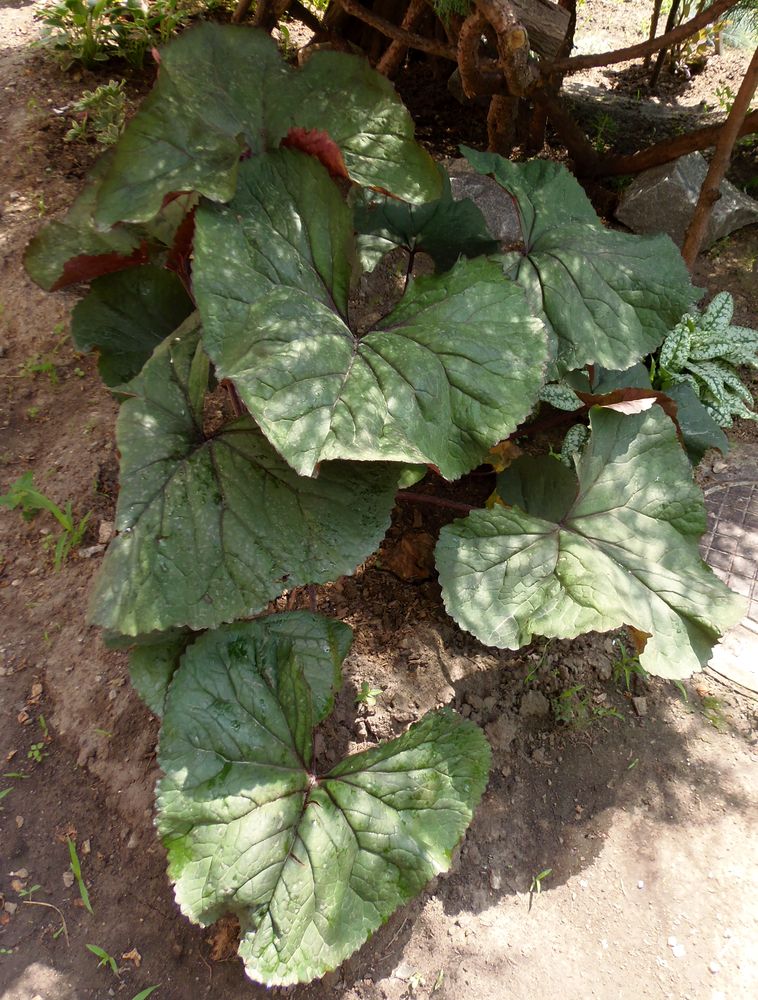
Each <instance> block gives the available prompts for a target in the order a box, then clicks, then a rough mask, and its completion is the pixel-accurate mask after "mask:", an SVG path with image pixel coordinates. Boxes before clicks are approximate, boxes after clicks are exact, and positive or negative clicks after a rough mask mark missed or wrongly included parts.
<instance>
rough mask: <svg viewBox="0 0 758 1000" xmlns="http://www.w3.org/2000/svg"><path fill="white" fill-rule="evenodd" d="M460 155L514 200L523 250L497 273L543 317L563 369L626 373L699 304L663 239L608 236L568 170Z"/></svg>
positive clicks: (673, 250) (669, 244)
mask: <svg viewBox="0 0 758 1000" xmlns="http://www.w3.org/2000/svg"><path fill="white" fill-rule="evenodd" d="M463 152H464V154H465V155H466V158H467V159H468V160H469V162H470V163H471V164H472V165H473V166H474V167H475V168H476V169H477V170H478V171H479V172H480V173H485V174H492V176H493V177H494V178H495V180H496V181H497V182H498V183H499V184H501V185H502V186H503V187H504V188H505V190H506V191H508V192H509V193H510V194H511V195H512V196H513V198H514V199H515V201H516V205H517V207H518V211H519V215H520V217H521V225H522V230H523V237H524V250H523V251H522V252H512V253H508V254H505V255H504V256H503V265H504V268H505V271H506V273H507V274H508V275H509V276H510V277H513V278H514V279H515V280H516V281H518V282H519V284H520V285H522V286H523V288H524V290H525V291H526V293H527V298H528V299H529V301H530V303H531V304H532V307H533V308H534V309H535V310H536V311H538V312H544V314H545V316H546V317H547V320H548V321H549V323H550V326H551V327H552V330H553V331H554V333H555V335H556V337H557V338H558V355H557V364H558V366H559V369H560V370H564V371H565V370H571V369H574V368H582V367H583V366H584V365H588V364H598V365H602V366H604V367H605V368H615V369H624V368H629V367H630V366H631V365H633V364H634V363H635V362H636V361H638V359H639V358H640V356H644V355H646V354H650V353H652V352H653V351H654V350H656V348H657V347H658V346H659V345H660V343H661V342H662V340H663V338H664V337H665V336H666V334H667V333H668V331H669V330H670V329H671V327H672V326H673V325H674V324H675V323H677V322H678V320H679V318H680V317H681V315H682V313H683V312H685V311H686V310H687V309H688V308H689V307H690V306H691V304H692V303H693V302H694V301H695V300H696V299H697V298H698V293H697V291H696V289H694V288H693V287H692V284H691V282H690V279H689V274H688V272H687V268H686V267H685V265H684V261H683V260H682V258H681V255H680V254H679V251H678V250H677V248H676V247H675V246H674V244H673V242H672V241H671V240H670V239H669V237H668V236H634V235H631V234H628V233H620V232H615V231H614V230H610V229H606V228H605V227H604V226H602V225H601V224H600V220H599V219H598V217H597V215H596V214H595V212H594V210H593V208H592V206H591V204H590V202H589V201H588V199H587V197H586V195H585V194H584V193H583V192H582V190H581V188H580V187H579V185H578V183H577V182H576V181H575V180H574V178H573V177H572V176H571V175H570V174H569V173H568V171H567V170H566V169H565V167H562V166H560V165H559V164H557V163H551V162H546V161H532V162H531V163H511V162H510V161H508V160H505V159H503V158H502V157H501V156H497V155H496V154H494V153H475V152H473V151H472V150H467V149H464V150H463Z"/></svg>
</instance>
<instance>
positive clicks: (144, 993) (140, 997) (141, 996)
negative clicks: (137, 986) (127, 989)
mask: <svg viewBox="0 0 758 1000" xmlns="http://www.w3.org/2000/svg"><path fill="white" fill-rule="evenodd" d="M160 985H161V984H160V983H158V984H157V985H156V986H148V988H147V989H146V990H140V992H139V993H137V994H136V995H135V996H133V997H132V1000H147V998H148V997H149V996H150V995H151V994H153V993H154V992H155V991H156V990H157V989H158V988H159V986H160Z"/></svg>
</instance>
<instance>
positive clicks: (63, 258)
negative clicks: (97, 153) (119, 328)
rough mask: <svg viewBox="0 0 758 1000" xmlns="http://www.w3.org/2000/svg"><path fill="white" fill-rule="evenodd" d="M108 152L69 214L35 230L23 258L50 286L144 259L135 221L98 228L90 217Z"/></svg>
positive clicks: (109, 271)
mask: <svg viewBox="0 0 758 1000" xmlns="http://www.w3.org/2000/svg"><path fill="white" fill-rule="evenodd" d="M109 161H110V156H108V155H106V156H105V157H103V159H102V160H100V162H99V164H98V165H97V166H96V167H95V169H94V171H93V172H92V174H91V175H90V177H89V179H88V181H87V183H86V185H85V187H84V190H83V191H82V193H81V194H80V195H79V197H78V198H77V199H76V201H75V202H74V203H73V205H72V206H71V208H70V209H69V211H68V212H67V213H66V215H65V216H64V217H63V218H62V219H59V220H56V221H55V222H51V223H50V224H49V225H48V226H45V228H44V229H43V230H42V231H41V232H40V233H38V234H37V236H35V237H34V239H33V240H32V241H31V243H30V244H29V246H28V247H27V250H26V255H25V257H24V264H25V266H26V270H27V271H28V273H29V276H30V277H31V279H32V281H35V282H36V283H37V284H38V285H39V286H40V287H41V288H44V289H45V291H46V292H50V291H54V290H56V289H58V288H63V287H64V286H65V285H70V284H73V283H74V282H75V281H89V280H91V279H92V278H97V277H99V276H101V275H104V274H113V272H114V271H120V270H122V269H123V268H126V267H133V266H134V265H136V264H140V263H143V262H144V261H145V260H146V259H147V256H146V250H145V246H144V242H143V235H144V234H142V233H140V232H139V230H137V229H135V228H134V227H132V226H114V227H113V228H112V229H98V228H97V227H96V226H95V224H94V222H93V221H92V212H93V209H94V206H95V199H96V197H97V192H98V189H99V187H100V183H101V180H102V176H103V173H104V172H105V170H106V169H107V166H108V163H109Z"/></svg>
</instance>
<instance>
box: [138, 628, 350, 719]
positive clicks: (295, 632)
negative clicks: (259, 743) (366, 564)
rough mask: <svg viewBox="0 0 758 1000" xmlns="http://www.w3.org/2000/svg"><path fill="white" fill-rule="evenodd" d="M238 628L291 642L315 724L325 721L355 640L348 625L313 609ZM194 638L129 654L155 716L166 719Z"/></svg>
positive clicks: (151, 645) (182, 636) (170, 640)
mask: <svg viewBox="0 0 758 1000" xmlns="http://www.w3.org/2000/svg"><path fill="white" fill-rule="evenodd" d="M236 627H237V629H238V630H240V631H241V632H244V634H245V635H246V636H248V637H250V638H252V637H256V638H257V639H259V640H260V641H261V642H263V641H265V640H266V639H277V638H279V637H283V638H284V639H286V640H287V641H289V642H290V643H291V645H292V648H293V650H294V652H295V655H296V656H297V659H298V662H299V663H300V664H301V665H302V668H303V672H304V674H305V678H306V680H307V681H308V685H309V687H310V689H311V695H312V698H313V711H314V722H315V723H319V722H321V721H322V720H323V719H324V718H326V716H327V715H328V714H329V713H330V712H331V710H332V707H333V704H334V693H335V691H337V690H338V689H339V687H340V684H341V682H342V672H341V666H342V661H343V660H344V659H345V657H346V656H347V654H348V650H349V649H350V644H351V643H352V641H353V633H352V632H351V631H350V627H349V626H348V625H345V624H343V623H342V622H338V621H334V620H333V619H331V618H324V617H323V615H316V614H312V613H311V612H310V611H287V612H284V613H283V614H279V615H268V616H267V617H265V618H259V619H257V620H256V621H254V622H248V623H247V624H245V625H239V624H238V625H237V626H236ZM196 638H197V636H196V635H195V634H193V633H191V632H182V633H179V634H178V635H174V636H171V637H169V638H166V639H164V640H160V639H156V640H154V641H152V642H150V641H144V642H142V643H141V644H140V645H138V646H135V648H134V649H133V650H132V651H131V653H130V655H129V676H130V678H131V681H132V684H133V685H134V687H135V688H136V690H137V694H138V695H139V696H140V698H142V700H143V701H144V702H145V703H146V704H147V707H148V708H149V709H150V710H151V711H152V712H154V713H155V715H163V703H164V702H165V700H166V691H167V690H168V686H169V684H170V683H171V680H172V678H173V676H174V673H175V672H176V670H177V668H178V667H179V661H180V659H181V657H182V655H183V653H184V651H185V649H186V648H187V646H188V645H189V643H190V642H192V641H193V640H195V639H196Z"/></svg>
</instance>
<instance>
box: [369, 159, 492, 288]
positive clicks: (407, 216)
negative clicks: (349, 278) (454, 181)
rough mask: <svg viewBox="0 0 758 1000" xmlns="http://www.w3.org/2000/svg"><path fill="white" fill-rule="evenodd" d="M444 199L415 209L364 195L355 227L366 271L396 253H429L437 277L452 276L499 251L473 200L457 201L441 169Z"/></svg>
mask: <svg viewBox="0 0 758 1000" xmlns="http://www.w3.org/2000/svg"><path fill="white" fill-rule="evenodd" d="M439 172H440V178H441V180H442V185H443V186H442V197H441V198H440V199H438V200H437V201H432V202H427V203H426V204H422V205H412V204H409V203H408V202H405V201H398V200H397V199H396V198H388V197H387V196H386V195H383V194H380V193H378V192H375V191H367V190H364V191H363V192H361V194H360V195H358V197H357V198H356V203H355V211H354V224H355V229H356V231H357V232H358V234H359V235H358V252H359V254H360V257H361V263H362V264H363V266H364V268H366V270H368V271H371V270H373V269H374V268H375V267H376V265H377V264H378V263H379V261H380V260H381V259H382V257H383V256H384V255H385V254H386V253H388V252H389V251H390V250H393V249H394V248H395V247H403V248H404V249H405V250H407V251H408V252H409V253H415V252H417V251H419V252H423V253H427V254H429V256H430V257H432V259H433V260H434V263H435V265H436V268H437V271H447V270H449V269H450V268H451V267H452V266H453V264H455V262H456V261H457V260H458V258H459V257H478V256H480V255H482V254H488V253H494V252H495V251H496V250H497V249H498V243H497V240H493V239H492V236H491V235H490V233H489V230H488V229H487V224H486V223H485V221H484V216H483V215H482V213H481V212H480V210H479V209H478V208H477V206H476V205H475V204H474V202H473V201H471V200H470V199H468V198H464V199H462V200H461V201H456V200H455V199H454V198H453V194H452V191H451V188H450V178H449V177H448V175H447V173H446V172H445V171H444V170H443V168H442V167H439Z"/></svg>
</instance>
